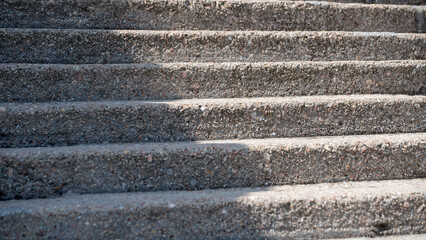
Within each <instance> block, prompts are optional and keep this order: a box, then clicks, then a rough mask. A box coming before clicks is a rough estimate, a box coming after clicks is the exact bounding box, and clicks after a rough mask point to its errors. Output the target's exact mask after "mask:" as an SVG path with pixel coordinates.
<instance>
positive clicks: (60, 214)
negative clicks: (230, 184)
mask: <svg viewBox="0 0 426 240" xmlns="http://www.w3.org/2000/svg"><path fill="white" fill-rule="evenodd" d="M425 186H426V179H413V180H389V181H373V182H344V183H331V184H315V185H293V186H278V187H269V188H235V189H219V190H203V191H172V192H148V193H115V194H89V195H66V196H63V197H60V198H52V199H34V200H11V201H5V202H1V203H0V216H1V217H2V218H1V220H0V221H1V223H2V224H0V232H1V233H2V235H3V236H6V237H11V238H18V237H19V238H25V237H26V236H33V235H34V233H37V234H38V235H39V234H41V235H42V236H44V237H47V238H48V237H50V238H56V237H59V236H61V237H62V238H64V237H65V238H82V237H88V238H93V237H95V236H96V237H106V236H108V237H111V236H112V237H122V238H123V237H124V238H132V237H133V238H134V237H142V236H147V235H149V236H150V237H154V238H160V237H162V238H164V237H177V238H185V239H188V238H203V237H206V236H210V237H212V236H213V237H217V238H244V239H258V238H262V237H263V238H265V237H269V238H270V237H271V236H273V237H277V238H278V237H281V238H282V237H292V238H296V237H298V238H336V237H337V238H343V237H357V236H358V237H360V236H366V235H367V236H377V235H384V234H385V235H389V234H416V233H422V232H423V231H422V229H423V227H424V224H425V218H424V214H423V213H424V202H425V196H426V188H425ZM384 206H386V207H384ZM377 216H380V218H379V217H377ZM301 219H303V221H301ZM218 223H220V224H218ZM312 224H315V225H314V226H315V228H312ZM71 229H79V231H70V230H71Z"/></svg>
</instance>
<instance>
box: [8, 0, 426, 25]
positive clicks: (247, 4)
mask: <svg viewBox="0 0 426 240" xmlns="http://www.w3.org/2000/svg"><path fill="white" fill-rule="evenodd" d="M0 6H1V7H0V9H1V10H0V23H1V24H0V27H8V28H16V27H19V28H74V29H75V28H80V29H95V28H97V29H140V30H215V31H217V30H223V31H229V30H233V31H235V30H262V31H263V30H267V31H357V32H413V33H414V32H424V26H423V24H424V21H423V22H421V21H419V19H422V20H424V10H425V9H426V7H420V6H419V7H417V8H414V7H411V6H395V5H394V6H392V5H365V4H340V3H326V2H315V1H306V2H303V1H298V2H292V1H276V0H249V1H247V0H243V1H241V0H239V1H235V0H202V1H186V0H102V1H99V0H85V1H75V0H62V1H51V0H41V1H37V2H36V3H35V2H31V1H28V0H4V1H2V3H1V5H0ZM35 8H36V9H37V11H34V9H35ZM307 16H309V17H307Z"/></svg>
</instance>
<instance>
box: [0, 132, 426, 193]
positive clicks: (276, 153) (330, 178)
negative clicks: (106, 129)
mask: <svg viewBox="0 0 426 240" xmlns="http://www.w3.org/2000/svg"><path fill="white" fill-rule="evenodd" d="M419 177H426V133H415V134H396V135H388V134H386V135H365V136H345V137H340V136H339V137H317V138H287V139H286V138H283V139H248V140H216V141H197V142H175V143H144V144H104V145H81V146H73V147H50V148H15V149H13V148H9V149H0V186H1V187H0V192H1V196H0V199H2V200H8V199H20V198H33V197H52V196H59V195H62V194H64V193H105V192H136V191H159V190H160V191H167V190H196V189H212V188H224V187H255V186H265V185H266V186H267V185H279V184H301V183H319V182H336V181H359V180H384V179H407V178H419Z"/></svg>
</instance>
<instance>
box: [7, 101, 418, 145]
mask: <svg viewBox="0 0 426 240" xmlns="http://www.w3.org/2000/svg"><path fill="white" fill-rule="evenodd" d="M425 105H426V96H406V95H341V96H309V97H273V98H248V99H246V98H236V99H188V100H174V101H173V100H171V101H104V102H66V103H57V102H54V103H34V104H32V103H2V104H0V122H2V125H1V126H0V127H1V129H0V146H1V147H29V146H49V145H75V144H85V143H104V142H109V143H116V142H141V141H142V142H146V141H155V142H163V141H183V140H214V139H236V138H240V139H241V138H269V137H277V138H283V137H305V136H324V135H353V134H381V133H402V132H407V133H408V132H424V131H426V125H425V122H426V115H425V114H424V112H425Z"/></svg>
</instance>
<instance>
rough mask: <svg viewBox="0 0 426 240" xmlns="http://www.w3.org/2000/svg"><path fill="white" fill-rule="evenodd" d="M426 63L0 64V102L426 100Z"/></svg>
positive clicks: (418, 61) (422, 61)
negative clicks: (300, 97) (387, 97)
mask: <svg viewBox="0 0 426 240" xmlns="http://www.w3.org/2000/svg"><path fill="white" fill-rule="evenodd" d="M425 76H426V61H425V60H417V61H383V62H382V61H377V62H375V61H343V62H342V61H336V62H279V63H278V62H277V63H264V62H262V63H232V62H231V63H160V64H108V65H106V64H102V65H92V64H84V65H62V64H47V65H46V64H0V84H1V85H0V102H45V101H102V100H169V99H181V98H185V99H188V98H237V97H274V96H294V95H296V96H298V95H342V94H423V95H426V82H425Z"/></svg>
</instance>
